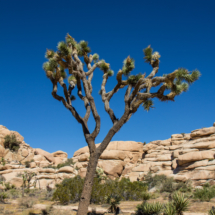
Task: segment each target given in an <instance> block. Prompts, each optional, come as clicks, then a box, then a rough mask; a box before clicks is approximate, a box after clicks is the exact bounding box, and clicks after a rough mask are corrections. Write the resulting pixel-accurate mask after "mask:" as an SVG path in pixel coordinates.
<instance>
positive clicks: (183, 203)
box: [172, 192, 190, 215]
mask: <svg viewBox="0 0 215 215" xmlns="http://www.w3.org/2000/svg"><path fill="white" fill-rule="evenodd" d="M172 199H173V201H172V203H173V205H174V206H175V209H176V213H177V214H178V215H183V212H184V211H187V210H188V208H189V205H190V201H189V199H188V198H185V196H184V194H183V193H179V192H176V193H174V194H173V197H172Z"/></svg>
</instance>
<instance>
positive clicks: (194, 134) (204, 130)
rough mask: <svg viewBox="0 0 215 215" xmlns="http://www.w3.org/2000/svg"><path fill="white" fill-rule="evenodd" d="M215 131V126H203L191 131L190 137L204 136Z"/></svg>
mask: <svg viewBox="0 0 215 215" xmlns="http://www.w3.org/2000/svg"><path fill="white" fill-rule="evenodd" d="M214 133H215V127H214V126H213V127H209V128H202V129H197V130H194V131H191V134H190V137H191V138H196V137H204V136H208V135H211V134H214Z"/></svg>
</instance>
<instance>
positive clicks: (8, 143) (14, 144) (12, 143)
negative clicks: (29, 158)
mask: <svg viewBox="0 0 215 215" xmlns="http://www.w3.org/2000/svg"><path fill="white" fill-rule="evenodd" d="M20 143H21V142H20V141H18V140H17V139H16V136H15V134H11V135H6V136H5V137H4V147H5V148H6V149H10V150H11V151H18V150H19V147H20V146H19V145H20Z"/></svg>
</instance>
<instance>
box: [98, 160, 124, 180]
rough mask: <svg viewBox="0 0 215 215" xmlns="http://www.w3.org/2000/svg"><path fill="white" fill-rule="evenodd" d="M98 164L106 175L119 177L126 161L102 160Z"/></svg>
mask: <svg viewBox="0 0 215 215" xmlns="http://www.w3.org/2000/svg"><path fill="white" fill-rule="evenodd" d="M98 166H99V167H100V168H102V169H103V170H104V172H105V174H106V175H111V176H114V177H119V176H120V175H121V174H122V171H123V167H124V162H123V161H121V160H101V161H99V165H98Z"/></svg>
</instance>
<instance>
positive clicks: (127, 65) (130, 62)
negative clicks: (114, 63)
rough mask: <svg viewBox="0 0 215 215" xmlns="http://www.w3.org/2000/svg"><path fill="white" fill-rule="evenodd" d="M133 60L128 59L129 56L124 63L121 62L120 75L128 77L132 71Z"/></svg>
mask: <svg viewBox="0 0 215 215" xmlns="http://www.w3.org/2000/svg"><path fill="white" fill-rule="evenodd" d="M134 67H135V66H134V59H133V58H130V56H128V57H127V58H126V59H125V60H124V61H123V67H122V73H123V74H124V75H125V76H128V75H129V74H130V72H131V71H132V70H133V69H134Z"/></svg>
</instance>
